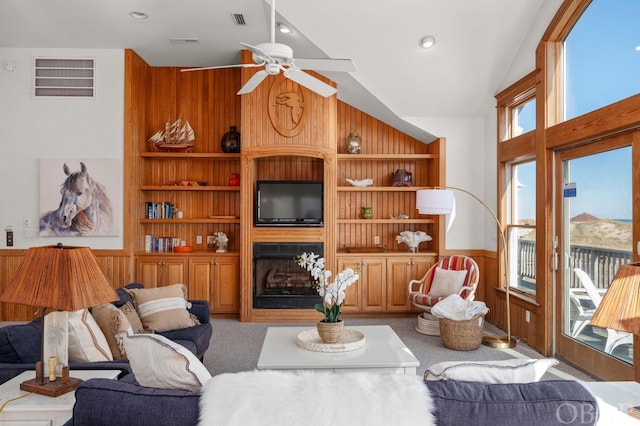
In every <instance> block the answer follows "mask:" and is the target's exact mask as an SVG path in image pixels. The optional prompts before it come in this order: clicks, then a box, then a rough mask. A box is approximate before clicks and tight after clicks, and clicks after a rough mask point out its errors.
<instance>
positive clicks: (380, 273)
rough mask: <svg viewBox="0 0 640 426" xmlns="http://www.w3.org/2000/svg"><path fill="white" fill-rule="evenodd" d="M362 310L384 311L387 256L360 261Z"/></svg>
mask: <svg viewBox="0 0 640 426" xmlns="http://www.w3.org/2000/svg"><path fill="white" fill-rule="evenodd" d="M360 267H361V269H360V274H361V280H362V286H361V290H362V310H363V311H378V312H381V311H384V310H385V308H386V300H387V289H386V282H387V272H386V271H387V262H386V259H385V258H363V259H362V261H361V263H360Z"/></svg>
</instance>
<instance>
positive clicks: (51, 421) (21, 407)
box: [0, 370, 120, 426]
mask: <svg viewBox="0 0 640 426" xmlns="http://www.w3.org/2000/svg"><path fill="white" fill-rule="evenodd" d="M118 374H120V370H70V371H69V375H70V376H71V377H76V378H78V379H82V380H89V379H97V378H99V379H115V378H117V377H118ZM34 377H35V371H25V372H24V373H22V374H20V375H18V376H16V377H14V378H13V379H11V380H9V381H7V382H5V383H3V384H2V385H0V405H1V404H4V403H5V402H6V401H8V400H10V399H13V398H17V397H19V396H22V395H26V394H28V393H29V392H25V391H23V390H20V383H22V382H24V381H25V380H29V379H33V378H34ZM75 402H76V397H75V392H68V393H65V394H64V395H60V396H58V397H56V398H53V397H50V396H45V395H39V394H35V393H33V394H30V395H28V396H25V397H24V398H20V399H18V400H16V401H11V402H9V403H8V404H7V405H6V406H5V407H4V409H3V410H2V411H0V425H1V426H10V425H16V426H17V425H21V426H24V425H27V424H28V425H30V426H60V425H63V424H65V423H66V422H67V421H69V419H70V418H71V417H72V415H73V404H75Z"/></svg>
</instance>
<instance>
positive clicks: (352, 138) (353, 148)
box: [347, 133, 362, 154]
mask: <svg viewBox="0 0 640 426" xmlns="http://www.w3.org/2000/svg"><path fill="white" fill-rule="evenodd" d="M347 152H348V153H349V154H360V152H362V148H361V145H360V134H358V133H349V137H348V138H347Z"/></svg>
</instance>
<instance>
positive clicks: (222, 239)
mask: <svg viewBox="0 0 640 426" xmlns="http://www.w3.org/2000/svg"><path fill="white" fill-rule="evenodd" d="M213 236H214V237H215V242H216V245H217V246H218V249H217V250H216V253H226V252H227V244H229V238H228V237H227V234H225V233H224V232H216V233H214V234H213Z"/></svg>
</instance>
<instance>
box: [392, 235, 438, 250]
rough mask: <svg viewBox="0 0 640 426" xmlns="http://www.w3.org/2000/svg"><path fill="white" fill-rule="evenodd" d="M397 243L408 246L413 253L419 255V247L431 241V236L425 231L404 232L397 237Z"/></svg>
mask: <svg viewBox="0 0 640 426" xmlns="http://www.w3.org/2000/svg"><path fill="white" fill-rule="evenodd" d="M396 241H397V242H398V243H404V244H406V245H408V246H409V251H410V252H411V253H417V252H418V245H419V244H420V243H421V242H423V241H431V236H429V235H427V234H426V233H425V232H423V231H415V232H414V231H402V232H401V233H400V235H397V236H396Z"/></svg>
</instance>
